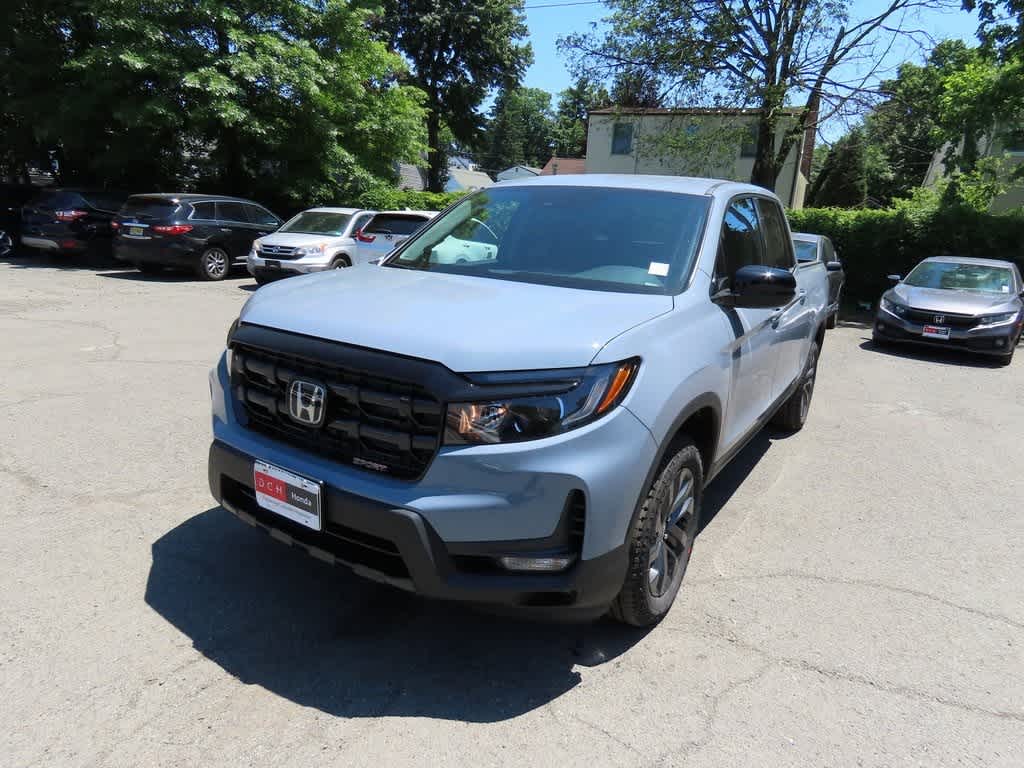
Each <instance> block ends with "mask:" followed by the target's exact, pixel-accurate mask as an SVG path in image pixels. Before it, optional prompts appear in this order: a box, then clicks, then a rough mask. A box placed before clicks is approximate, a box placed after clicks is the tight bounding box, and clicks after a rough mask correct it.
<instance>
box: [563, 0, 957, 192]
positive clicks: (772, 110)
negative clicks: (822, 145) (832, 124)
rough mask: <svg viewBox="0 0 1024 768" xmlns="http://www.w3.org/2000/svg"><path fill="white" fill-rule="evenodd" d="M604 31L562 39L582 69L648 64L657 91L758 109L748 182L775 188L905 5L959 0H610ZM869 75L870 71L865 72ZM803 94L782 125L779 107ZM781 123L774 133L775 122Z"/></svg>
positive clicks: (891, 31)
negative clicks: (860, 10) (873, 5)
mask: <svg viewBox="0 0 1024 768" xmlns="http://www.w3.org/2000/svg"><path fill="white" fill-rule="evenodd" d="M607 5H608V6H609V7H610V8H611V9H612V13H611V15H610V16H609V17H608V18H607V19H606V24H607V28H608V31H607V32H593V33H589V34H578V35H569V36H568V37H566V38H564V39H563V40H562V46H563V48H564V49H566V50H567V51H569V52H570V54H571V55H572V60H573V63H574V67H575V68H576V70H577V71H578V72H579V73H582V74H588V75H590V76H594V77H609V76H614V75H615V74H617V73H619V72H623V71H626V72H635V71H642V72H645V73H647V75H648V76H650V77H651V78H653V79H654V80H655V81H656V82H657V83H658V85H659V88H658V93H659V94H661V95H662V97H667V98H669V99H672V100H675V101H683V102H686V103H688V105H690V106H696V105H704V106H732V107H737V106H739V107H749V108H754V109H756V110H758V114H759V118H758V125H757V144H756V151H755V158H754V165H753V171H752V174H751V181H752V182H754V183H755V184H760V185H761V186H764V187H767V188H769V189H774V188H775V183H776V179H777V178H778V175H779V173H780V171H781V170H782V167H783V165H784V163H785V160H786V157H787V156H788V154H789V152H790V150H791V149H792V148H793V146H794V145H795V144H796V142H797V141H798V139H799V138H800V136H801V135H803V133H804V132H805V131H806V130H807V129H808V128H814V127H816V126H817V124H818V123H819V122H820V120H821V119H822V118H824V117H827V116H828V115H829V114H831V113H833V112H835V111H836V110H838V109H841V108H843V107H844V105H845V104H846V103H847V102H848V101H849V99H850V98H851V96H854V95H856V94H857V93H858V92H859V90H860V84H861V82H862V81H863V78H864V74H863V72H861V73H859V74H854V72H855V71H856V68H843V67H842V66H841V65H842V64H843V63H844V62H849V61H851V60H854V59H859V60H861V61H865V60H876V61H878V60H880V59H881V50H880V49H879V48H878V46H879V45H880V44H881V43H882V41H883V40H890V39H892V37H893V36H894V35H895V36H902V35H909V34H912V33H911V32H903V31H902V30H903V27H902V24H903V23H904V19H905V18H906V17H907V14H908V12H912V11H916V10H919V9H921V8H928V7H942V8H954V7H958V6H959V0H887V1H886V2H885V3H884V4H883V5H882V7H881V9H880V10H877V11H876V12H873V13H871V15H866V16H862V17H853V16H852V15H851V13H850V5H849V4H848V3H843V2H840V1H839V0H608V2H607ZM869 74H870V73H869ZM791 102H798V103H799V106H800V107H801V109H800V110H799V112H798V114H797V116H796V118H795V119H786V120H785V122H784V123H783V115H782V112H781V109H782V107H784V106H786V105H788V104H790V103H791ZM783 125H784V126H785V128H784V131H783V133H782V138H781V140H779V141H776V138H775V137H776V134H777V132H778V129H779V128H780V127H782V126H783Z"/></svg>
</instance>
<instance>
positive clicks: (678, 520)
mask: <svg viewBox="0 0 1024 768" xmlns="http://www.w3.org/2000/svg"><path fill="white" fill-rule="evenodd" d="M703 489H704V467H703V464H702V463H701V458H700V452H699V451H698V450H697V446H695V445H694V444H693V442H692V441H691V440H689V439H684V440H683V441H682V442H681V443H679V444H677V445H676V446H675V448H674V449H672V450H670V452H669V455H668V456H667V457H666V458H665V460H664V461H663V462H662V464H661V468H660V469H659V471H658V474H657V475H656V476H655V478H654V482H653V483H652V485H651V488H650V490H649V491H648V493H647V498H646V499H644V503H643V506H642V507H641V509H640V514H639V515H637V519H636V520H635V521H634V523H633V526H632V528H631V529H630V536H629V542H628V546H629V570H628V571H627V573H626V581H625V583H623V585H622V591H621V592H620V593H619V596H618V597H617V598H616V599H615V602H614V603H612V607H611V614H612V616H614V617H615V618H616V619H618V620H619V621H623V622H625V623H626V624H632V625H633V626H636V627H648V626H651V625H653V624H657V623H658V622H659V621H661V620H662V619H663V618H664V617H665V615H666V614H667V613H668V611H669V609H670V608H671V607H672V603H673V602H675V599H676V595H677V594H678V592H679V587H680V585H681V584H682V583H683V576H684V575H686V568H687V565H689V562H690V553H691V552H692V551H693V542H694V539H695V538H696V537H697V530H698V527H699V525H700V501H701V496H702V493H703Z"/></svg>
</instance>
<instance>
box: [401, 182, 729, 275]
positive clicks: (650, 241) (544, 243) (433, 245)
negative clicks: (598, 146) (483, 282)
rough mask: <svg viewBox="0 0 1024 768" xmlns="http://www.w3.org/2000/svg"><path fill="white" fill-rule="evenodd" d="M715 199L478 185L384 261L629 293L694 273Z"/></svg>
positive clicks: (637, 191)
mask: <svg viewBox="0 0 1024 768" xmlns="http://www.w3.org/2000/svg"><path fill="white" fill-rule="evenodd" d="M709 206H710V198H707V197H699V196H696V195H681V194H674V193H669V192H657V191H650V190H642V189H609V188H601V187H570V186H546V185H538V186H518V187H495V188H492V189H488V190H484V191H481V192H477V193H476V194H474V195H472V196H471V197H469V198H467V199H466V200H464V201H463V202H462V203H460V204H459V205H457V206H455V207H454V208H452V209H451V210H450V211H448V213H446V214H444V215H443V216H441V217H439V218H438V219H436V220H435V221H434V223H433V224H432V225H431V226H429V227H428V228H426V229H425V230H424V231H423V232H422V233H421V234H419V235H416V236H414V237H412V238H410V240H409V241H408V245H407V246H406V247H404V248H403V249H402V250H401V251H399V252H397V254H396V255H395V256H393V257H392V258H391V259H389V260H388V261H387V262H386V263H385V265H386V266H389V267H402V268H406V269H423V270H433V271H438V272H450V273H455V274H464V275H475V276H479V277H489V278H495V279H504V280H518V281H522V282H531V283H541V284H545V285H562V286H567V287H572V288H587V289H591V290H605V291H621V292H630V293H672V292H677V291H678V290H679V286H681V284H682V282H683V280H684V279H685V278H686V277H687V276H688V275H689V273H690V267H691V265H692V262H693V258H694V254H695V253H696V250H697V246H698V243H699V241H700V238H701V235H702V234H703V231H704V222H705V220H706V218H707V213H708V208H709Z"/></svg>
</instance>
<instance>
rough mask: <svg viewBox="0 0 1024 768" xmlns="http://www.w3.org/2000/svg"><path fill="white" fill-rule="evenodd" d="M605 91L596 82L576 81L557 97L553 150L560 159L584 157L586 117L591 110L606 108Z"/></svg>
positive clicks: (607, 96)
mask: <svg viewBox="0 0 1024 768" xmlns="http://www.w3.org/2000/svg"><path fill="white" fill-rule="evenodd" d="M611 103H612V100H611V96H609V95H608V91H607V90H606V89H605V87H604V86H603V85H601V84H600V83H594V82H591V81H590V80H588V79H587V78H585V77H584V78H579V79H577V80H576V82H575V83H573V84H572V85H571V86H570V87H568V88H566V89H565V90H564V91H562V92H561V93H560V94H559V95H558V109H557V110H556V115H555V127H554V139H555V150H556V151H557V152H558V154H559V156H561V157H583V156H585V155H586V154H587V116H588V115H589V114H590V111H591V110H592V109H600V108H602V107H607V106H610V105H611Z"/></svg>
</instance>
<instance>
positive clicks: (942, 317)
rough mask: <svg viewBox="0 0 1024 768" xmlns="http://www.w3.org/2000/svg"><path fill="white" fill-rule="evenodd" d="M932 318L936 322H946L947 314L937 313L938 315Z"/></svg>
mask: <svg viewBox="0 0 1024 768" xmlns="http://www.w3.org/2000/svg"><path fill="white" fill-rule="evenodd" d="M932 319H933V320H934V321H935V322H936V323H944V322H946V316H945V315H936V316H935V317H934V318H932Z"/></svg>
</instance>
